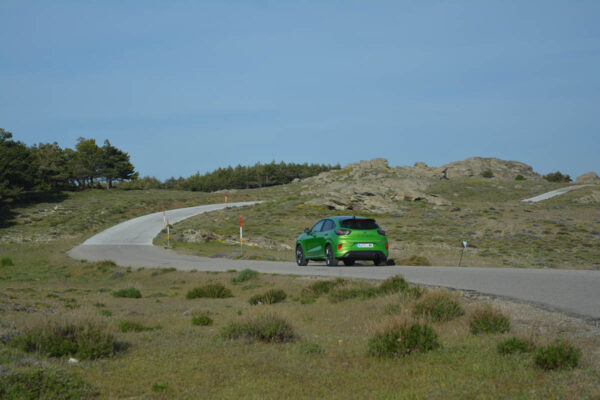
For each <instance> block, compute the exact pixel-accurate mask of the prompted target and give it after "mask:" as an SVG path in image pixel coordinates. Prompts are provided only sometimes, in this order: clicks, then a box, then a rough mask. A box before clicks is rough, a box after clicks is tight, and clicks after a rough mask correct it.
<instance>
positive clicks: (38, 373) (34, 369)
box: [0, 365, 95, 400]
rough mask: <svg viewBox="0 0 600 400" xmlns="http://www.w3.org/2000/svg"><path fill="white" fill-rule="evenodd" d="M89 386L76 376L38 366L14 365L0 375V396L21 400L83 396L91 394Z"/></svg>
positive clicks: (82, 397) (74, 399)
mask: <svg viewBox="0 0 600 400" xmlns="http://www.w3.org/2000/svg"><path fill="white" fill-rule="evenodd" d="M94 394H95V393H94V392H93V390H92V388H91V387H90V386H89V385H88V384H87V383H85V382H84V381H83V380H82V379H81V378H80V377H79V376H77V375H75V374H72V373H69V372H65V371H61V370H57V369H54V368H48V367H42V366H40V365H36V366H29V367H17V368H14V369H10V370H8V371H3V372H2V373H1V374H0V398H2V399H6V400H13V399H14V400H17V399H19V400H21V399H65V400H70V399H73V400H76V399H87V398H91V397H94Z"/></svg>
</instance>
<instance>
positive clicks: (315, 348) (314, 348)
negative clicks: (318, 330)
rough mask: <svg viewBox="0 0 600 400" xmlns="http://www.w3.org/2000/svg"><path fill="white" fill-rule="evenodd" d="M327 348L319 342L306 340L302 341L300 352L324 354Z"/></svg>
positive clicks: (304, 353)
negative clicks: (324, 348)
mask: <svg viewBox="0 0 600 400" xmlns="http://www.w3.org/2000/svg"><path fill="white" fill-rule="evenodd" d="M324 352H325V350H323V347H321V345H320V344H318V343H313V342H306V343H300V354H303V355H310V354H323V353H324Z"/></svg>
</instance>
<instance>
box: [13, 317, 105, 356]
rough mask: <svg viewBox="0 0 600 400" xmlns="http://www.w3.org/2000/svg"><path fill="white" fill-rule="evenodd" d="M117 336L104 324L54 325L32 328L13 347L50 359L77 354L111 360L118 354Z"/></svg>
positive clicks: (66, 323)
mask: <svg viewBox="0 0 600 400" xmlns="http://www.w3.org/2000/svg"><path fill="white" fill-rule="evenodd" d="M115 344H116V342H115V337H114V336H113V334H112V332H110V330H109V329H108V328H107V326H106V325H105V324H103V323H100V322H93V321H86V322H52V323H44V324H39V325H38V326H34V327H32V328H28V329H27V330H26V331H25V332H24V333H23V334H22V335H19V336H16V337H14V338H13V339H11V340H10V341H9V345H11V346H13V347H17V348H19V349H21V350H23V351H26V352H39V353H42V354H44V355H46V356H48V357H63V356H70V355H76V356H77V357H78V358H81V359H92V360H93V359H96V358H101V357H108V356H110V355H112V354H113V353H114V349H115Z"/></svg>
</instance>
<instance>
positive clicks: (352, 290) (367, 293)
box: [328, 285, 379, 303]
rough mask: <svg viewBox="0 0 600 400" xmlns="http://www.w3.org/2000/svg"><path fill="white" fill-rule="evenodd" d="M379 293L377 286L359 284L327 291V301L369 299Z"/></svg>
mask: <svg viewBox="0 0 600 400" xmlns="http://www.w3.org/2000/svg"><path fill="white" fill-rule="evenodd" d="M378 294H379V291H378V289H377V288H375V287H373V286H365V285H363V286H359V287H343V288H339V289H335V290H333V291H331V292H330V293H329V296H328V297H329V301H331V302H332V303H338V302H340V301H344V300H350V299H356V298H359V299H370V298H373V297H375V296H377V295H378Z"/></svg>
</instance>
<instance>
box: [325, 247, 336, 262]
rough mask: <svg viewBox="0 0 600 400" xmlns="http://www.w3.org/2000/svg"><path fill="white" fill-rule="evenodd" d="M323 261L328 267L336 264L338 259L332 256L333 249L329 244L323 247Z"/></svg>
mask: <svg viewBox="0 0 600 400" xmlns="http://www.w3.org/2000/svg"><path fill="white" fill-rule="evenodd" d="M325 263H326V264H327V266H328V267H335V266H336V265H337V264H338V260H337V258H335V257H334V256H333V249H332V248H331V246H330V245H327V247H325Z"/></svg>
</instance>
